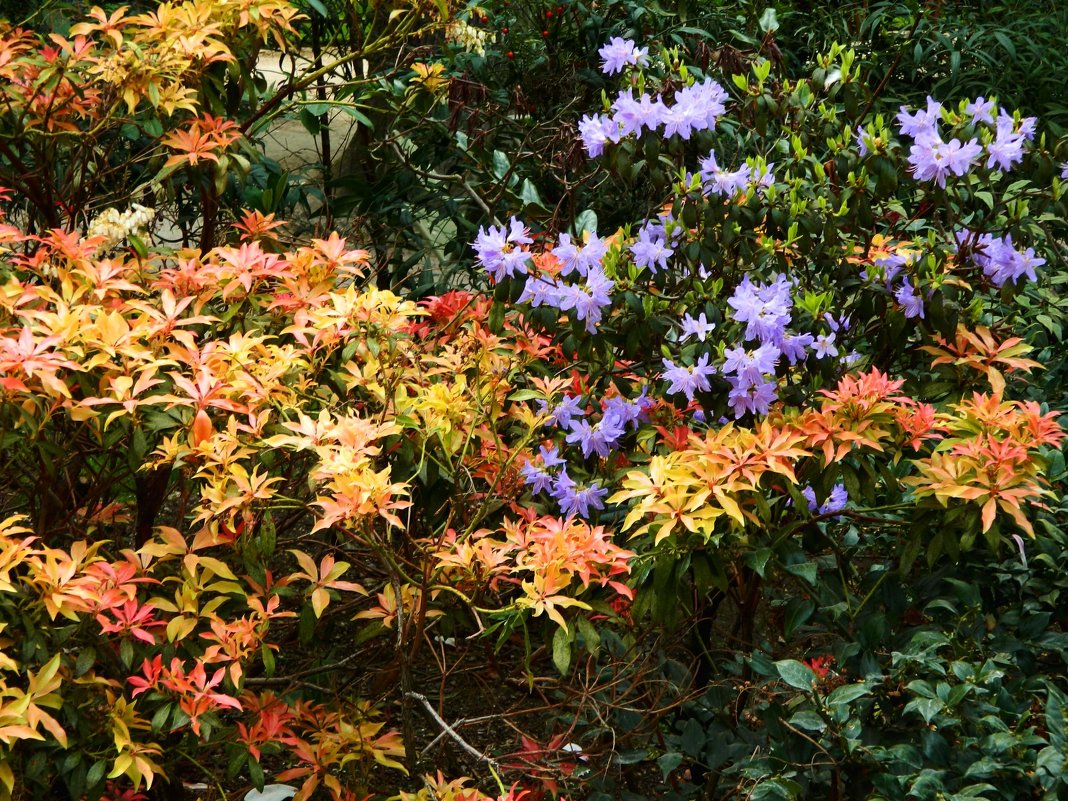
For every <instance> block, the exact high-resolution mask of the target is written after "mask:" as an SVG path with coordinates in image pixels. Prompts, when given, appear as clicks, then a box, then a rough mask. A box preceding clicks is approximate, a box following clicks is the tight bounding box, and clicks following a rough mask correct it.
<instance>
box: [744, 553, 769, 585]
mask: <svg viewBox="0 0 1068 801" xmlns="http://www.w3.org/2000/svg"><path fill="white" fill-rule="evenodd" d="M770 558H771V548H761V549H759V550H756V551H750V552H749V553H747V554H746V555H745V563H746V564H747V565H749V567H751V568H753V571H754V572H755V573H756V574H757V575H758V576H760V577H761V578H764V569H765V567H767V564H768V560H769V559H770Z"/></svg>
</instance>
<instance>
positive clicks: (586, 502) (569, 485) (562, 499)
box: [549, 468, 608, 518]
mask: <svg viewBox="0 0 1068 801" xmlns="http://www.w3.org/2000/svg"><path fill="white" fill-rule="evenodd" d="M549 494H550V495H552V497H553V498H554V499H555V500H556V502H557V503H558V504H560V511H561V512H562V513H563V514H564V516H565V517H571V516H572V515H574V514H576V513H577V514H578V515H579V517H584V518H585V517H589V514H590V509H591V508H592V509H595V510H596V509H604V498H605V497H606V496H607V495H608V490H607V489H602V488H601V487H600V485H599V484H598V483H597V482H594V483H592V484H591V485H590V486H588V487H583V488H581V489H580V488H579V487H578V485H577V484H576V483H575V481H574V480H573V479H572V478H571V476H569V475H568V474H567V468H564V469H563V470H561V471H560V475H558V476H557V477H556V481H555V482H554V483H553V486H552V489H551V490H550V491H549Z"/></svg>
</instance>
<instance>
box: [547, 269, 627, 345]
mask: <svg viewBox="0 0 1068 801" xmlns="http://www.w3.org/2000/svg"><path fill="white" fill-rule="evenodd" d="M614 286H615V282H614V281H612V280H611V279H609V278H608V277H607V276H606V275H605V274H604V271H603V270H601V268H600V267H596V268H591V269H590V270H589V272H588V273H586V283H585V284H583V285H579V286H566V287H563V288H562V289H561V290H560V298H559V304H558V308H559V309H560V311H568V310H569V309H574V310H575V317H577V318H578V319H579V320H583V321H585V323H586V331H587V332H588V333H590V334H596V333H597V324H598V323H599V322H601V311H602V309H604V308H605V307H606V306H611V305H612V296H611V295H610V294H608V293H609V292H611V291H612V288H613V287H614Z"/></svg>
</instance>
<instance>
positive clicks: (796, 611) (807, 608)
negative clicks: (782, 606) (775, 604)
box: [783, 598, 816, 639]
mask: <svg viewBox="0 0 1068 801" xmlns="http://www.w3.org/2000/svg"><path fill="white" fill-rule="evenodd" d="M814 611H816V604H815V603H813V602H812V601H811V600H809V599H807V598H791V599H790V601H789V602H788V603H787V604H786V616H785V619H784V621H783V636H784V637H786V638H787V639H789V638H790V637H791V636H793V633H794V632H795V631H797V630H798V629H799V628H800V627H801V626H803V625H804V624H805V623H806V622H807V621H808V619H809V618H810V617H812V613H813V612H814Z"/></svg>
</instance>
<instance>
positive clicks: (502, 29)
mask: <svg viewBox="0 0 1068 801" xmlns="http://www.w3.org/2000/svg"><path fill="white" fill-rule="evenodd" d="M501 33H503V34H504V35H505V36H507V35H508V29H507V28H501Z"/></svg>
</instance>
